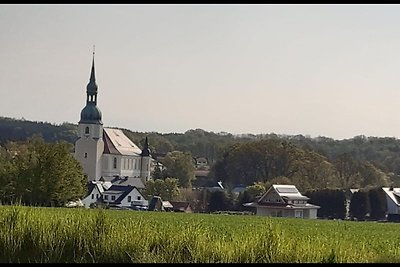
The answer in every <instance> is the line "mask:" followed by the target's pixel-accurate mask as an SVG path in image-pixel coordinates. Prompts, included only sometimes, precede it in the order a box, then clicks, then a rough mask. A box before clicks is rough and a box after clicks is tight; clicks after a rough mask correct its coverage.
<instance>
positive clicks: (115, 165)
mask: <svg viewBox="0 0 400 267" xmlns="http://www.w3.org/2000/svg"><path fill="white" fill-rule="evenodd" d="M113 168H114V169H116V168H117V158H114V163H113Z"/></svg>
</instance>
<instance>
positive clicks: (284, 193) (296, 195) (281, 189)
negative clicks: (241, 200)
mask: <svg viewBox="0 0 400 267" xmlns="http://www.w3.org/2000/svg"><path fill="white" fill-rule="evenodd" d="M271 190H274V191H275V192H276V193H277V194H278V195H279V196H280V197H281V198H283V199H285V200H308V199H309V198H308V197H306V196H303V195H302V194H301V193H300V192H299V190H297V188H296V186H294V185H287V184H273V185H272V186H271V187H270V188H269V189H268V190H267V192H266V193H265V194H264V195H263V196H262V197H261V198H260V199H259V201H258V202H261V201H262V200H263V199H264V198H265V196H267V195H268V194H269V192H270V191H271Z"/></svg>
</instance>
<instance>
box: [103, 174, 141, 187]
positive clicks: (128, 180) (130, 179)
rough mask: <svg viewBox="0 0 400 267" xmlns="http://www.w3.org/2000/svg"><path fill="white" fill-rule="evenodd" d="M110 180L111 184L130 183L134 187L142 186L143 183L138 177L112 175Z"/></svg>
mask: <svg viewBox="0 0 400 267" xmlns="http://www.w3.org/2000/svg"><path fill="white" fill-rule="evenodd" d="M110 182H111V183H112V184H113V185H131V186H135V187H136V188H140V189H142V188H144V184H143V181H142V179H140V178H134V177H120V176H118V177H114V178H113V179H112V180H110Z"/></svg>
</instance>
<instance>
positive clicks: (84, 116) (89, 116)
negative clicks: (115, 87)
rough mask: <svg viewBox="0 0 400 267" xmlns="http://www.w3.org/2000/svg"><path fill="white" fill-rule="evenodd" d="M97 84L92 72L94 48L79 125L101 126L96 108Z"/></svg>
mask: <svg viewBox="0 0 400 267" xmlns="http://www.w3.org/2000/svg"><path fill="white" fill-rule="evenodd" d="M97 89H98V88H97V84H96V76H95V70H94V46H93V59H92V69H91V72H90V80H89V83H88V84H87V86H86V106H85V107H84V108H83V110H82V112H81V120H80V121H79V122H80V123H90V124H103V123H102V122H101V112H100V110H99V108H98V107H97Z"/></svg>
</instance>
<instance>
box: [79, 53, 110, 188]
mask: <svg viewBox="0 0 400 267" xmlns="http://www.w3.org/2000/svg"><path fill="white" fill-rule="evenodd" d="M86 95H87V96H86V106H85V107H84V108H83V109H82V111H81V119H80V121H79V123H78V137H79V138H78V140H77V141H76V143H75V158H76V159H77V160H78V161H79V162H80V163H81V165H82V168H83V172H84V174H86V175H87V177H88V181H93V180H99V179H100V177H101V170H102V169H101V160H102V155H103V151H104V142H103V122H102V121H101V111H100V109H99V108H98V107H97V84H96V77H95V71H94V51H93V60H92V70H91V73H90V80H89V83H88V85H87V86H86Z"/></svg>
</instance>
